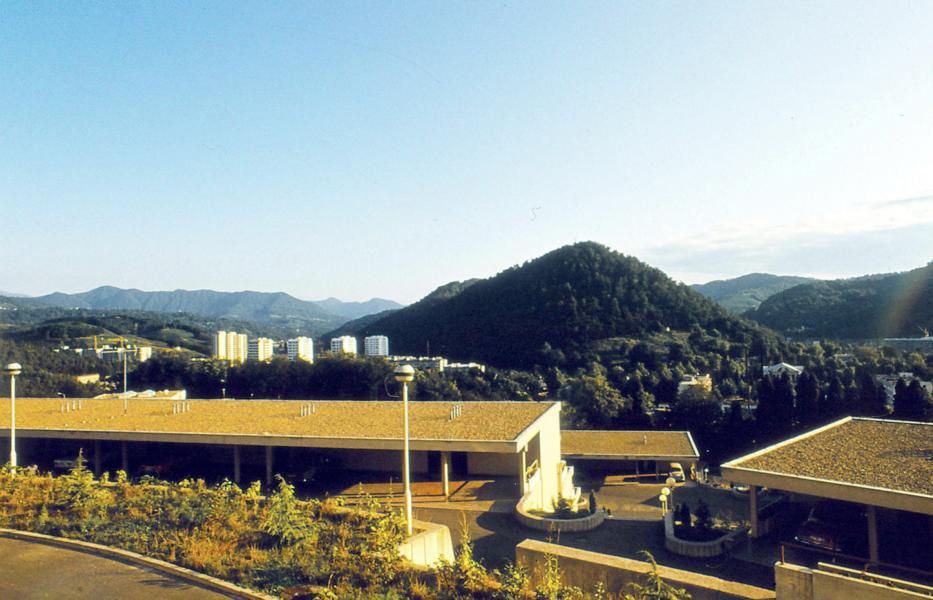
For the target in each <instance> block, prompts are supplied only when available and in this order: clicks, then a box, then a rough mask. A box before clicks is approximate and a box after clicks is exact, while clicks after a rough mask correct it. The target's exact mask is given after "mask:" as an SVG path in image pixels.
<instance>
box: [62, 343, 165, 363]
mask: <svg viewBox="0 0 933 600" xmlns="http://www.w3.org/2000/svg"><path fill="white" fill-rule="evenodd" d="M75 353H76V354H80V355H81V357H83V358H97V359H99V360H102V361H104V362H108V363H122V362H123V359H124V357H125V358H126V360H135V361H139V362H146V361H147V360H149V359H150V358H152V346H128V347H127V348H122V347H120V346H109V345H108V346H103V347H101V348H75Z"/></svg>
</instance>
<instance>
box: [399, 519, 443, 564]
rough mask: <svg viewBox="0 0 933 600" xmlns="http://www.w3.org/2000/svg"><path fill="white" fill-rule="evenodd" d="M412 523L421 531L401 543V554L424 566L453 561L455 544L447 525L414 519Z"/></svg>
mask: <svg viewBox="0 0 933 600" xmlns="http://www.w3.org/2000/svg"><path fill="white" fill-rule="evenodd" d="M412 525H413V527H414V528H415V529H417V530H419V531H418V533H415V534H414V535H413V536H411V537H410V538H408V539H406V540H405V541H404V542H402V543H401V544H399V547H398V551H399V554H401V555H402V556H403V557H405V558H407V559H408V560H410V561H411V562H412V563H414V564H416V565H421V566H424V567H430V566H434V565H436V564H437V563H439V562H440V561H442V560H446V561H450V562H453V560H454V546H453V542H452V541H451V538H450V530H449V529H448V528H447V526H446V525H438V524H437V523H428V522H425V521H414V522H413V523H412Z"/></svg>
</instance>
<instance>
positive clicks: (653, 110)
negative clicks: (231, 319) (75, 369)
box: [0, 1, 933, 302]
mask: <svg viewBox="0 0 933 600" xmlns="http://www.w3.org/2000/svg"><path fill="white" fill-rule="evenodd" d="M931 30H933V3H931V2H928V1H920V2H865V3H856V2H849V1H846V2H838V3H823V2H817V3H814V2H796V3H785V2H771V3H765V2H731V3H729V2H717V3H704V2H699V3H686V2H684V3H655V2H644V3H639V4H635V3H623V2H607V3H597V2H587V3H578V2H574V3H566V4H554V3H547V4H546V5H542V4H540V3H537V2H527V3H513V2H504V3H501V2H498V3H493V2H484V3H478V2H471V3H465V4H455V3H453V2H424V3H415V2H391V3H383V2H372V3H343V2H341V3H309V2H297V3H282V2H276V3H267V4H262V3H258V2H249V3H230V2H218V3H204V2H184V3H183V2H176V3H172V2H147V3H138V4H135V5H133V4H129V3H125V4H123V3H121V4H119V5H117V4H114V3H79V2H65V3H62V2H59V3H53V2H48V3H42V2H24V3H20V2H3V3H2V4H0V208H2V209H3V210H2V214H3V221H2V232H3V234H2V237H0V239H2V241H0V251H2V262H0V290H5V291H8V292H20V293H27V294H38V293H47V292H50V291H53V290H60V291H69V292H73V291H83V290H86V289H89V288H91V287H95V286H97V285H102V284H111V285H117V286H121V287H140V288H143V289H175V288H189V289H191V288H213V289H219V290H240V289H256V290H262V291H279V290H281V291H286V292H289V293H292V294H294V295H296V296H298V297H301V298H306V299H319V298H322V297H325V296H331V295H333V296H337V297H339V298H341V299H345V300H361V299H366V298H369V297H371V296H382V297H388V298H392V299H396V300H399V301H402V302H411V301H414V300H416V299H418V298H419V297H421V296H422V295H424V294H425V293H427V292H429V291H430V290H431V289H433V288H434V287H436V286H437V285H440V284H442V283H445V282H447V281H450V280H454V279H464V278H468V277H474V276H488V275H491V274H494V273H496V272H498V271H500V270H502V269H504V268H507V267H509V266H511V265H513V264H517V263H520V262H523V261H525V260H527V259H530V258H533V257H535V256H538V255H540V254H543V253H544V252H546V251H548V250H551V249H554V248H556V247H558V246H561V245H563V244H566V243H572V242H574V241H581V240H595V241H599V242H602V243H604V244H606V245H608V246H610V247H612V248H614V249H616V250H619V251H621V252H624V253H626V254H632V255H635V256H637V257H639V258H641V259H642V260H645V261H647V262H649V263H650V264H653V265H654V266H657V267H660V268H662V269H664V270H665V271H666V272H668V273H669V274H670V275H672V276H673V277H675V278H677V279H680V280H682V281H686V282H691V283H692V282H699V281H706V280H709V279H713V278H718V277H726V276H735V275H739V274H742V273H746V272H749V271H769V272H778V273H788V274H791V273H793V274H808V275H816V276H828V277H833V276H849V275H857V274H863V273H868V272H882V271H894V270H903V269H907V268H911V267H916V266H920V265H922V264H925V263H926V262H927V261H928V260H930V259H931V258H933V35H931V34H930V32H931Z"/></svg>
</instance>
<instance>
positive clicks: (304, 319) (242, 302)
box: [16, 286, 402, 335]
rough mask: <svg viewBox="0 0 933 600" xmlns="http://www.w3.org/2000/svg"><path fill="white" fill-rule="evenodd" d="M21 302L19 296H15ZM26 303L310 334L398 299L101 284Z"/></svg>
mask: <svg viewBox="0 0 933 600" xmlns="http://www.w3.org/2000/svg"><path fill="white" fill-rule="evenodd" d="M16 300H17V301H23V300H24V299H19V298H17V299H16ZM28 302H29V303H30V304H33V305H35V304H41V305H48V306H57V307H62V308H80V309H90V310H139V311H147V312H160V313H187V314H193V315H203V316H207V317H212V318H216V319H235V320H242V321H255V322H257V323H264V324H274V325H292V324H294V325H296V326H302V328H303V329H304V330H306V331H308V332H309V333H311V334H312V335H319V334H320V333H322V332H325V331H328V330H330V329H333V328H334V327H337V326H339V325H340V324H341V323H344V322H346V321H347V320H350V319H355V318H359V317H362V316H365V315H367V314H372V313H378V312H382V311H384V310H391V309H397V308H401V306H402V305H401V304H398V303H397V302H393V301H391V300H385V299H382V298H373V299H372V300H369V301H366V302H341V301H340V300H337V299H336V298H328V299H326V300H323V301H321V302H311V301H307V300H299V299H298V298H295V297H294V296H290V295H289V294H286V293H283V292H276V293H267V292H252V291H243V292H217V291H213V290H174V291H159V292H147V291H142V290H138V289H122V288H117V287H112V286H102V287H98V288H95V289H93V290H90V291H87V292H83V293H78V294H64V293H60V292H56V293H53V294H48V295H46V296H38V297H35V298H29V299H28Z"/></svg>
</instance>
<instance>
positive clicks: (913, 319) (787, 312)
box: [747, 263, 933, 339]
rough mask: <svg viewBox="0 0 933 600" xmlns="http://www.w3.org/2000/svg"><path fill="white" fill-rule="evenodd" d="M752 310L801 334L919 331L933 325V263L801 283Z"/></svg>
mask: <svg viewBox="0 0 933 600" xmlns="http://www.w3.org/2000/svg"><path fill="white" fill-rule="evenodd" d="M747 316H749V317H751V318H753V319H755V320H756V321H758V322H760V323H762V324H764V325H766V326H768V327H771V328H773V329H776V330H778V331H781V332H783V333H785V334H787V335H792V336H794V337H796V338H806V339H819V338H835V339H875V338H884V337H919V336H922V335H923V332H924V331H930V330H933V263H930V264H928V265H927V266H925V267H922V268H920V269H914V270H913V271H908V272H906V273H896V274H893V275H882V276H874V277H860V278H858V279H847V280H840V281H819V282H813V283H808V284H804V285H799V286H796V287H793V288H791V289H789V290H786V291H784V292H781V293H780V294H776V295H774V296H772V297H770V298H768V299H767V300H765V301H764V302H762V303H761V306H759V307H758V308H757V309H756V310H753V311H751V312H749V313H748V314H747Z"/></svg>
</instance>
